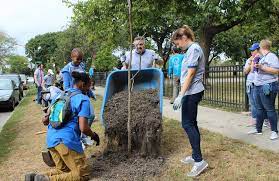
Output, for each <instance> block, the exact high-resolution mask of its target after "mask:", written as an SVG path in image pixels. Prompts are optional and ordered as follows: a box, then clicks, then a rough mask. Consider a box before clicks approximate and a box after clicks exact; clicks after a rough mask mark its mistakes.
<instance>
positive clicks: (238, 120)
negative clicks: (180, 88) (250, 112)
mask: <svg viewBox="0 0 279 181" xmlns="http://www.w3.org/2000/svg"><path fill="white" fill-rule="evenodd" d="M95 92H96V94H97V95H101V96H103V95H104V88H103V87H96V91H95ZM163 104H164V105H163V116H164V117H167V118H170V119H175V120H178V121H181V116H180V111H177V112H175V111H174V110H173V109H172V105H171V104H169V100H168V99H166V98H164V102H163ZM248 120H249V116H247V115H244V114H241V113H233V112H226V111H221V110H217V109H212V108H208V107H204V106H199V110H198V124H199V126H200V127H201V128H203V129H207V130H209V131H212V132H216V133H221V134H222V135H224V136H227V137H229V138H233V139H237V140H241V141H243V142H246V143H249V144H252V145H255V146H258V147H259V148H262V149H267V150H271V151H274V152H277V153H278V152H279V139H277V140H274V141H271V140H270V139H269V136H270V133H271V131H270V129H267V128H263V135H248V134H247V132H248V131H250V130H251V127H247V124H248Z"/></svg>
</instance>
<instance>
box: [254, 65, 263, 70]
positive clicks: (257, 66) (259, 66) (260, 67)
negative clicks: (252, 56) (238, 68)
mask: <svg viewBox="0 0 279 181" xmlns="http://www.w3.org/2000/svg"><path fill="white" fill-rule="evenodd" d="M254 67H256V68H258V69H262V64H254Z"/></svg>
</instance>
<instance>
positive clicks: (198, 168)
mask: <svg viewBox="0 0 279 181" xmlns="http://www.w3.org/2000/svg"><path fill="white" fill-rule="evenodd" d="M207 167H208V163H207V162H206V161H204V160H203V161H201V162H195V164H194V166H193V168H192V170H191V172H189V173H188V174H187V176H188V177H196V176H198V175H199V174H200V173H202V171H204V170H205V169H206V168H207Z"/></svg>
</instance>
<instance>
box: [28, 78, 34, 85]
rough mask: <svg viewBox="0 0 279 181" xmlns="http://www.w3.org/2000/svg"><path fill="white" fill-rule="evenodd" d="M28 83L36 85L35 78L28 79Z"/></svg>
mask: <svg viewBox="0 0 279 181" xmlns="http://www.w3.org/2000/svg"><path fill="white" fill-rule="evenodd" d="M27 83H28V84H29V85H33V84H34V83H35V80H34V77H27Z"/></svg>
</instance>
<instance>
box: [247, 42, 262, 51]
mask: <svg viewBox="0 0 279 181" xmlns="http://www.w3.org/2000/svg"><path fill="white" fill-rule="evenodd" d="M259 48H260V44H259V43H254V44H253V45H252V46H251V47H250V48H249V50H250V51H255V50H257V49H259Z"/></svg>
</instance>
